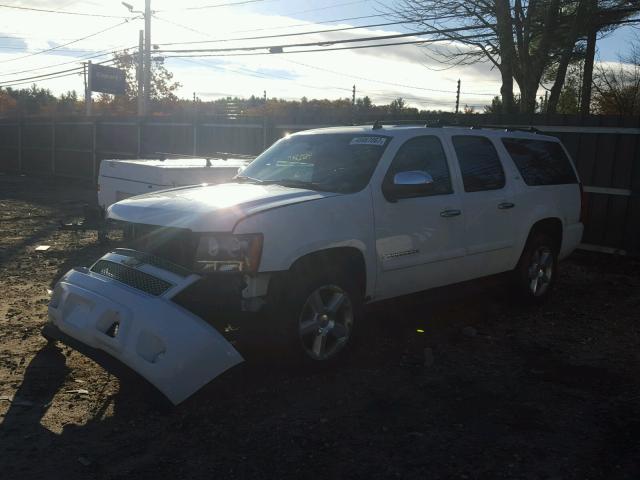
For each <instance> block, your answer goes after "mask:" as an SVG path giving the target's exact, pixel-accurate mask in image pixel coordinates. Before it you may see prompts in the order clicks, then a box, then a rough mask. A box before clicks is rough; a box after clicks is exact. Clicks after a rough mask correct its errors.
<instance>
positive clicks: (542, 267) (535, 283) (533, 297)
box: [513, 232, 558, 304]
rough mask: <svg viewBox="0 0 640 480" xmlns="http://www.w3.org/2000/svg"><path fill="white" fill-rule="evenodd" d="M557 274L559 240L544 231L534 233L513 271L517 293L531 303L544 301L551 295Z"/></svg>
mask: <svg viewBox="0 0 640 480" xmlns="http://www.w3.org/2000/svg"><path fill="white" fill-rule="evenodd" d="M557 276H558V246H557V242H555V241H554V239H553V238H552V237H551V236H550V235H548V234H546V233H543V232H540V233H534V234H532V235H531V237H529V239H528V240H527V244H526V245H525V248H524V251H523V252H522V256H521V257H520V261H519V262H518V265H517V266H516V268H515V270H514V272H513V280H514V282H513V287H514V290H515V293H516V294H517V296H518V298H519V299H520V300H523V301H525V302H527V303H529V304H540V303H543V302H544V301H546V300H547V299H548V298H549V297H550V296H551V293H552V291H553V287H554V286H555V283H556V278H557Z"/></svg>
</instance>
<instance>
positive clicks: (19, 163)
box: [18, 119, 22, 173]
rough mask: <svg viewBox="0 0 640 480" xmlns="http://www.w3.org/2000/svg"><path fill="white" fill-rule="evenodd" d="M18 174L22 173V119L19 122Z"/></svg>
mask: <svg viewBox="0 0 640 480" xmlns="http://www.w3.org/2000/svg"><path fill="white" fill-rule="evenodd" d="M18 172H20V173H22V119H20V120H19V121H18Z"/></svg>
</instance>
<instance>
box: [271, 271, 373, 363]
mask: <svg viewBox="0 0 640 480" xmlns="http://www.w3.org/2000/svg"><path fill="white" fill-rule="evenodd" d="M291 283H292V284H293V285H292V286H291V288H290V290H289V292H288V295H287V298H286V299H285V302H284V305H283V307H284V308H282V309H280V312H279V315H278V316H279V317H280V321H281V322H282V323H281V325H282V327H283V329H284V335H285V338H287V339H288V343H289V347H290V350H291V351H292V353H293V354H294V355H295V356H296V357H297V358H299V359H301V360H302V361H303V362H304V363H305V364H307V365H310V366H324V365H329V364H333V363H335V362H336V361H338V360H340V359H341V358H342V357H343V356H344V355H345V354H346V352H347V351H348V350H349V348H350V347H351V346H352V344H353V342H354V337H355V333H356V327H357V326H358V324H359V323H360V318H361V316H362V313H361V312H362V295H361V294H360V293H359V289H358V288H357V287H356V286H355V285H354V284H353V282H351V281H350V280H349V279H348V278H346V277H343V276H342V275H336V274H320V275H318V276H317V277H316V278H311V279H308V280H304V279H302V280H301V279H294V280H293V281H292V282H291Z"/></svg>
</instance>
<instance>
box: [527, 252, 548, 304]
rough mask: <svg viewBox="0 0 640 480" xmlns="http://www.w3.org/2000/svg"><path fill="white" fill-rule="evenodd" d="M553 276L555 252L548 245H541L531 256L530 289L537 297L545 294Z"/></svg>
mask: <svg viewBox="0 0 640 480" xmlns="http://www.w3.org/2000/svg"><path fill="white" fill-rule="evenodd" d="M552 276H553V252H552V251H551V249H550V248H548V247H539V248H538V249H537V250H536V251H535V252H534V253H533V256H532V257H531V264H530V265H529V290H530V291H531V293H532V294H533V296H535V297H539V296H541V295H544V293H545V292H546V291H547V289H548V288H549V285H550V284H551V279H552Z"/></svg>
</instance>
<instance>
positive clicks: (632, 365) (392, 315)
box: [0, 175, 640, 480]
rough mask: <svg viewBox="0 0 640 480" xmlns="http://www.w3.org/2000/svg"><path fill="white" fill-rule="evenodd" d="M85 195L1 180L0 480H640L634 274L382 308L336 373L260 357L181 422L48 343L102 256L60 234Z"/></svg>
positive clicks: (604, 259)
mask: <svg viewBox="0 0 640 480" xmlns="http://www.w3.org/2000/svg"><path fill="white" fill-rule="evenodd" d="M94 196H95V194H94V193H93V192H92V190H91V189H90V188H88V187H86V186H84V187H83V186H81V185H76V184H73V183H72V182H69V181H63V180H57V181H51V180H46V179H38V178H29V177H24V176H10V175H0V292H1V293H0V295H1V297H0V299H1V302H0V422H1V423H0V478H5V479H12V478H16V479H18V478H19V479H27V478H65V479H80V478H83V479H84V478H98V479H102V478H109V479H119V478H127V479H132V478H136V479H137V478H149V479H157V478H290V477H295V478H394V477H397V478H432V479H439V478H447V479H448V478H460V479H496V478H509V479H555V480H558V479H605V478H606V479H618V478H629V479H637V478H640V386H639V383H638V378H639V377H640V355H639V350H638V347H639V345H640V263H639V262H638V261H635V260H632V259H629V258H624V257H618V258H616V257H611V256H605V255H596V254H586V253H576V254H574V255H573V256H572V258H570V259H569V260H567V261H566V262H564V263H563V264H562V272H561V277H560V278H559V281H558V284H557V290H556V292H555V296H554V297H553V298H552V299H551V301H550V302H549V303H548V304H546V305H545V306H543V307H539V308H534V307H525V306H522V305H518V304H517V303H516V302H514V301H512V300H510V298H509V297H508V295H507V294H506V293H505V292H506V288H505V285H504V282H502V281H495V282H482V285H475V286H472V287H467V288H465V289H451V291H450V292H448V294H447V295H445V296H442V295H438V297H439V298H438V299H436V298H434V296H433V295H424V294H422V295H414V296H411V297H408V298H403V299H400V300H395V301H393V302H386V303H384V304H380V305H375V306H372V307H371V308H370V309H369V310H370V311H369V313H368V316H367V325H366V329H365V332H364V335H363V337H362V338H361V339H360V343H359V344H358V346H357V348H356V349H355V351H354V353H353V355H351V356H350V358H349V359H348V361H347V363H346V365H344V366H343V367H341V368H339V369H337V370H335V371H330V372H322V373H304V372H300V371H298V370H297V369H296V368H295V367H292V366H289V365H287V364H285V363H283V362H282V361H280V360H278V359H279V357H278V356H277V355H271V353H273V352H270V351H269V347H268V346H264V347H262V348H263V350H264V351H258V352H253V353H252V355H251V358H252V360H251V361H249V362H245V363H244V364H241V365H239V366H238V367H236V368H234V369H232V370H230V371H229V372H227V373H225V374H224V375H223V376H221V377H219V378H217V379H216V380H214V381H213V382H212V383H211V384H209V385H208V386H207V387H205V388H204V389H203V390H202V391H200V392H199V393H198V394H197V395H195V396H194V397H192V398H191V399H189V400H188V401H187V402H185V403H184V404H182V405H181V406H179V407H178V408H176V409H173V410H172V409H167V408H166V407H164V406H163V404H162V403H161V402H158V398H157V395H156V394H155V393H154V392H153V391H151V390H149V388H147V387H145V386H143V385H141V384H140V382H139V381H138V380H137V379H136V378H134V377H128V376H125V377H123V378H122V379H118V378H116V377H114V376H113V375H111V374H109V373H107V372H106V371H105V370H104V369H103V368H101V367H100V366H98V365H97V364H95V363H94V362H92V361H91V360H89V359H88V358H86V357H84V356H83V355H81V354H79V353H77V352H75V351H73V350H71V349H69V348H67V347H60V346H55V345H48V344H47V342H46V341H45V340H44V339H43V338H42V337H41V336H40V329H41V327H42V326H43V324H44V323H45V321H46V316H47V302H48V292H47V290H48V289H49V288H51V286H52V284H53V282H54V281H55V279H56V278H58V277H59V276H60V275H62V274H63V273H64V272H66V271H67V270H68V269H69V268H70V267H71V266H77V265H88V264H90V263H91V262H92V261H93V260H95V259H96V258H97V257H99V256H100V255H101V253H102V252H104V251H105V250H106V249H108V248H109V246H105V245H99V244H98V242H97V241H96V240H97V239H96V235H95V233H92V232H86V233H77V234H76V233H70V232H62V231H59V230H58V228H57V227H58V222H59V221H60V220H70V219H71V218H73V217H74V216H78V215H80V214H81V212H82V204H83V203H88V202H91V201H93V198H94ZM38 245H50V246H51V248H50V249H49V250H48V251H46V252H42V253H41V252H36V251H34V249H35V247H36V246H38ZM214 475H215V477H214Z"/></svg>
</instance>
